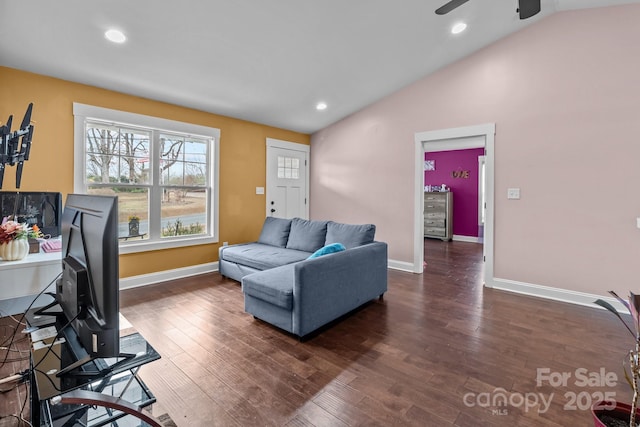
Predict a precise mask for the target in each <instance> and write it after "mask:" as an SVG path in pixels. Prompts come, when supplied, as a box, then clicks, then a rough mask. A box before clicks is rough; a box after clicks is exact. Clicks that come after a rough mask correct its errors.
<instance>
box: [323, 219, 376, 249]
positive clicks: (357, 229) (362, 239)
mask: <svg viewBox="0 0 640 427" xmlns="http://www.w3.org/2000/svg"><path fill="white" fill-rule="evenodd" d="M375 234H376V226H375V225H373V224H341V223H338V222H333V221H329V223H328V224H327V238H326V240H325V242H324V243H325V245H330V244H332V243H342V244H343V245H344V246H345V248H347V249H351V248H355V247H357V246H362V245H366V244H367V243H371V242H373V238H374V237H375Z"/></svg>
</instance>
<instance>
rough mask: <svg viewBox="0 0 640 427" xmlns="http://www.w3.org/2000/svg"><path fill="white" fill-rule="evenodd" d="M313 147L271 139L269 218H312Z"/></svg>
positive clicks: (268, 167) (269, 144)
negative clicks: (310, 212) (309, 170)
mask: <svg viewBox="0 0 640 427" xmlns="http://www.w3.org/2000/svg"><path fill="white" fill-rule="evenodd" d="M308 156H309V146H308V145H303V144H295V143H292V142H286V141H278V140H274V139H267V179H266V181H267V191H266V196H267V198H266V200H267V216H274V217H277V218H294V217H299V218H305V219H308V218H309V207H308V206H309V204H308V194H307V193H308V181H309V173H308Z"/></svg>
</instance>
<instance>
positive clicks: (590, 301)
mask: <svg viewBox="0 0 640 427" xmlns="http://www.w3.org/2000/svg"><path fill="white" fill-rule="evenodd" d="M493 289H499V290H503V291H509V292H515V293H517V294H522V295H528V296H532V297H537V298H545V299H550V300H554V301H560V302H567V303H570V304H577V305H583V306H585V307H591V308H598V309H601V307H599V306H598V305H596V304H594V301H595V300H597V299H602V300H605V301H607V302H608V303H610V304H611V305H612V306H614V307H615V309H616V310H618V312H619V313H625V314H629V311H628V310H627V309H626V307H625V306H623V305H622V304H620V302H619V301H618V300H616V299H615V298H611V297H606V296H602V295H594V294H588V293H584V292H578V291H571V290H567V289H561V288H552V287H550V286H542V285H534V284H531V283H524V282H518V281H516V280H508V279H498V278H494V279H493Z"/></svg>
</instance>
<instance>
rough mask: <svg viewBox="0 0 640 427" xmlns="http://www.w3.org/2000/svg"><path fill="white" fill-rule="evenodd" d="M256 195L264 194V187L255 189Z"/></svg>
mask: <svg viewBox="0 0 640 427" xmlns="http://www.w3.org/2000/svg"><path fill="white" fill-rule="evenodd" d="M256 194H264V187H256Z"/></svg>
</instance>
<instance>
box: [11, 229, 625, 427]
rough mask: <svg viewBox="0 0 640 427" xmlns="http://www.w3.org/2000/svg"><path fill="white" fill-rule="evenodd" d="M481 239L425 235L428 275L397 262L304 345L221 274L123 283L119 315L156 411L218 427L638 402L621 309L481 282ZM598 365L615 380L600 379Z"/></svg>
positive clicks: (570, 417) (547, 420) (566, 418)
mask: <svg viewBox="0 0 640 427" xmlns="http://www.w3.org/2000/svg"><path fill="white" fill-rule="evenodd" d="M481 250H482V247H481V246H480V245H478V244H474V243H464V242H448V243H445V242H441V241H437V240H427V241H425V253H426V262H427V268H426V270H425V273H424V274H422V275H415V274H411V273H404V272H399V271H394V270H389V291H388V292H387V293H386V294H385V297H384V300H382V301H379V300H375V301H373V302H371V303H369V304H367V305H366V306H364V307H362V308H361V309H360V310H357V311H356V312H354V313H353V314H352V315H350V316H348V317H346V318H344V319H342V320H341V321H340V322H338V323H336V324H334V325H332V326H331V327H330V328H328V329H326V330H324V331H323V332H322V333H320V334H319V335H317V336H315V337H313V338H312V339H310V340H308V341H305V342H300V341H298V340H297V339H296V338H295V337H292V336H290V335H288V334H286V333H284V332H282V331H280V330H278V329H275V328H273V327H271V326H270V325H268V324H266V323H264V322H261V321H258V320H254V318H253V317H252V316H251V315H248V314H246V313H244V310H243V298H242V293H241V290H240V285H239V284H238V283H237V282H234V281H232V280H229V279H223V278H222V277H221V276H220V275H219V274H218V273H212V274H205V275H201V276H196V277H191V278H186V279H181V280H176V281H171V282H166V283H162V284H158V285H152V286H146V287H141V288H137V289H131V290H126V291H123V292H122V293H121V301H120V304H121V311H122V313H123V314H124V315H125V316H126V317H127V319H128V320H129V321H130V322H131V323H132V324H133V325H134V326H135V327H136V328H137V329H138V330H139V331H140V332H141V333H142V334H143V335H144V336H145V337H146V338H147V340H149V341H150V342H151V343H152V344H153V346H154V347H155V348H156V349H157V350H158V351H159V352H160V353H161V354H162V359H160V360H159V361H157V362H154V363H151V364H149V365H146V366H144V367H143V369H142V372H141V376H142V378H143V379H144V381H145V382H146V383H147V385H149V386H150V388H151V389H152V391H153V392H154V394H155V395H156V397H157V398H158V403H156V404H155V405H154V408H153V413H154V414H156V415H159V414H162V413H165V412H168V413H169V414H170V415H171V417H172V418H173V420H174V421H175V422H176V423H177V425H178V426H207V427H208V426H216V425H220V426H264V425H273V426H355V425H380V426H390V425H394V426H395V425H398V426H401V425H420V426H569V425H581V426H582V425H589V424H591V421H590V417H591V415H590V412H589V410H588V409H586V407H588V406H589V404H590V403H591V401H592V400H595V399H597V398H599V397H600V396H601V395H602V394H603V393H604V392H609V393H613V394H614V396H615V398H616V399H618V400H621V401H629V400H630V397H631V393H630V391H629V388H628V386H627V384H626V383H625V381H624V379H623V374H622V369H621V361H622V360H623V357H624V355H625V352H626V351H627V350H628V349H629V348H630V346H631V345H632V342H631V340H630V339H629V337H628V336H627V335H625V334H624V333H623V332H625V331H624V330H622V328H621V327H620V325H619V324H617V323H616V320H615V319H614V318H613V316H611V315H610V314H609V313H606V312H604V311H602V310H598V309H595V308H588V307H580V306H575V305H571V304H565V303H559V302H553V301H548V300H542V299H536V298H532V297H527V296H521V295H517V294H512V293H506V292H502V291H497V290H493V289H487V288H484V287H483V286H482V283H481V263H480V260H481V255H482V254H481ZM0 354H1V353H0ZM577 369H584V372H586V373H590V374H591V378H592V381H593V382H592V383H591V385H584V384H583V382H584V381H583V377H584V373H583V371H576V370H577ZM539 370H540V372H542V373H545V374H546V376H545V380H544V381H541V382H540V384H538V383H537V378H538V371H539ZM601 372H604V373H607V374H610V375H611V374H614V375H616V376H617V378H618V380H617V381H611V379H609V380H610V383H611V382H615V384H609V385H606V386H600V385H598V384H595V380H597V379H598V378H597V377H600V373H601ZM562 373H569V375H570V377H569V378H568V379H567V380H566V381H565V384H557V383H553V384H550V382H549V381H548V380H547V379H548V378H551V379H552V380H556V379H557V378H558V377H559V375H561V374H562ZM595 373H597V374H595ZM560 382H561V381H560ZM501 396H502V397H505V398H506V401H507V404H506V405H505V406H500V405H499V404H500V403H501V400H500V399H499V398H500V397H501ZM574 397H575V399H574ZM496 399H497V400H496ZM542 399H544V400H542ZM1 407H2V406H1V405H0V408H1ZM7 425H17V424H7ZM591 425H592V424H591Z"/></svg>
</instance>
